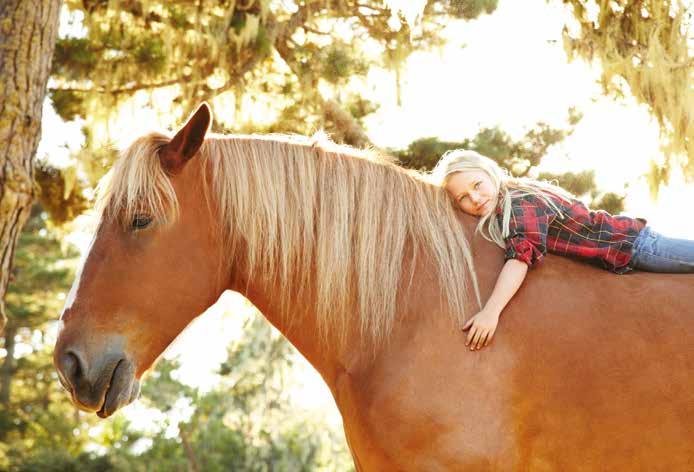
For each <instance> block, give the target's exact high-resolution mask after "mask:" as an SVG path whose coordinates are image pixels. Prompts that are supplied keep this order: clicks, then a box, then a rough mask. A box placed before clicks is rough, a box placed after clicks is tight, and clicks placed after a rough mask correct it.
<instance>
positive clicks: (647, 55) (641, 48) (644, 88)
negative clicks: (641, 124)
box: [564, 0, 694, 193]
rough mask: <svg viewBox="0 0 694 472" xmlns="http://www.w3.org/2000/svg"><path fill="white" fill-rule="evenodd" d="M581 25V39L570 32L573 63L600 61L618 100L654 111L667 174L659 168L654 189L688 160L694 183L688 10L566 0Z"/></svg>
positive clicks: (670, 0) (657, 2) (625, 1)
mask: <svg viewBox="0 0 694 472" xmlns="http://www.w3.org/2000/svg"><path fill="white" fill-rule="evenodd" d="M564 3H566V4H569V5H571V7H572V8H573V13H574V17H575V18H576V20H577V22H578V34H576V33H573V34H572V33H571V32H570V31H569V30H568V29H565V30H564V45H565V49H566V51H567V53H568V55H569V57H570V58H574V57H581V58H584V59H587V60H589V61H590V60H598V61H599V63H600V64H601V65H602V69H603V73H602V78H601V83H602V86H603V88H604V90H605V91H606V92H607V93H609V94H612V95H615V96H618V97H620V96H626V95H632V96H633V97H634V98H635V99H636V100H637V102H639V103H642V104H645V105H647V106H648V108H649V110H650V112H651V114H652V115H653V116H654V117H655V118H656V120H657V121H658V124H659V125H660V131H661V135H662V138H663V142H664V145H663V151H664V154H665V156H666V162H665V164H664V169H661V168H660V167H659V166H654V167H653V169H652V174H651V176H650V179H649V181H650V183H651V185H652V187H651V189H652V191H653V192H654V193H655V191H656V190H657V187H658V186H659V185H660V184H661V183H662V182H664V181H667V178H668V176H669V171H668V170H667V169H669V168H670V167H671V166H673V165H678V162H679V156H684V157H685V159H684V162H685V164H684V168H685V171H686V174H687V175H688V176H689V178H690V179H692V178H694V120H692V116H691V115H692V110H694V59H693V58H692V57H691V56H690V49H689V45H688V40H687V38H688V37H689V36H690V32H689V25H688V24H687V20H686V18H687V15H689V13H688V12H687V10H686V8H685V5H684V4H683V2H681V1H680V0H644V1H641V2H634V1H630V0H612V1H609V2H607V1H588V2H586V1H585V0H564Z"/></svg>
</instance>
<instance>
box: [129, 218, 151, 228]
mask: <svg viewBox="0 0 694 472" xmlns="http://www.w3.org/2000/svg"><path fill="white" fill-rule="evenodd" d="M151 222H152V218H151V217H149V216H147V215H135V217H134V218H133V221H132V223H131V224H130V227H131V228H132V229H135V230H137V229H145V228H146V227H147V226H149V225H150V223H151Z"/></svg>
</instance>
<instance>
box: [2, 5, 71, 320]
mask: <svg viewBox="0 0 694 472" xmlns="http://www.w3.org/2000/svg"><path fill="white" fill-rule="evenodd" d="M60 4H61V1H60V0H6V1H3V2H2V3H0V71H2V73H1V74H0V110H2V118H1V119H0V141H2V143H3V147H2V151H0V331H2V329H3V328H4V325H5V320H6V317H5V310H4V304H3V302H2V300H3V298H4V296H5V291H6V290H7V284H8V282H9V280H10V269H11V264H12V257H13V255H14V250H15V246H16V244H17V239H18V238H19V235H20V232H21V229H22V226H23V225H24V222H25V221H26V219H27V218H28V217H29V212H30V210H31V202H32V200H33V198H34V183H33V176H34V169H33V159H34V154H35V153H36V147H37V146H38V141H39V136H40V129H41V111H42V107H43V98H44V95H45V90H46V83H47V81H48V75H49V72H50V69H51V60H52V57H53V49H54V47H55V37H56V34H57V30H58V13H59V10H60Z"/></svg>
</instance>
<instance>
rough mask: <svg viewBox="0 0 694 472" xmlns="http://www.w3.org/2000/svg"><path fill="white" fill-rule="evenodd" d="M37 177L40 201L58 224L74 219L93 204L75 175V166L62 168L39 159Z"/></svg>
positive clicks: (52, 219) (53, 221)
mask: <svg viewBox="0 0 694 472" xmlns="http://www.w3.org/2000/svg"><path fill="white" fill-rule="evenodd" d="M35 179H36V183H37V185H38V187H39V192H38V197H39V202H40V203H41V206H42V207H43V209H44V210H46V212H47V213H48V214H49V216H50V220H51V222H52V223H53V224H54V225H56V226H62V225H64V224H65V223H68V222H70V221H72V220H73V219H75V217H77V216H79V215H80V214H82V213H83V212H84V211H85V210H87V208H89V207H90V206H91V205H90V204H89V202H88V201H87V199H86V198H85V197H84V195H83V194H82V184H81V182H79V181H78V180H77V178H76V176H75V175H74V168H73V170H61V169H57V168H55V167H52V166H51V165H50V164H48V163H47V162H45V161H41V160H39V161H37V163H36V174H35Z"/></svg>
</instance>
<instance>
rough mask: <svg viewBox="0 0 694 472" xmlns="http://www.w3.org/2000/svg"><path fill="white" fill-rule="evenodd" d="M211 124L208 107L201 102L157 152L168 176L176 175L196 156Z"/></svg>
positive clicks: (210, 114)
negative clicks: (181, 126)
mask: <svg viewBox="0 0 694 472" xmlns="http://www.w3.org/2000/svg"><path fill="white" fill-rule="evenodd" d="M211 123H212V113H211V112H210V106H209V105H208V104H207V103H205V102H203V103H202V104H201V105H200V106H199V107H198V109H197V110H196V111H195V113H193V114H192V115H191V116H190V118H188V121H187V122H186V124H185V125H184V126H183V128H181V129H180V130H179V131H178V133H176V136H174V137H173V139H172V140H171V141H169V142H168V143H167V144H166V145H165V146H164V147H162V148H161V149H160V150H159V159H160V160H161V165H162V167H164V169H165V170H166V171H167V172H169V173H170V174H177V173H179V172H180V171H181V169H183V166H185V165H186V163H187V162H188V161H189V160H190V159H192V158H193V156H195V154H197V152H198V151H199V150H200V146H202V143H203V141H204V140H205V135H206V134H207V130H208V129H209V128H210V124H211Z"/></svg>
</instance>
